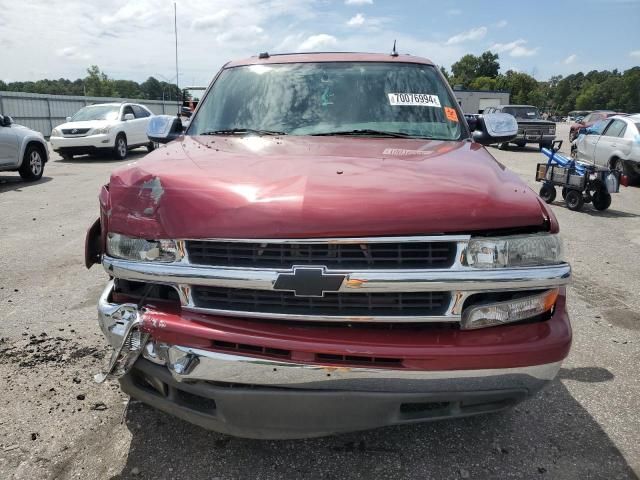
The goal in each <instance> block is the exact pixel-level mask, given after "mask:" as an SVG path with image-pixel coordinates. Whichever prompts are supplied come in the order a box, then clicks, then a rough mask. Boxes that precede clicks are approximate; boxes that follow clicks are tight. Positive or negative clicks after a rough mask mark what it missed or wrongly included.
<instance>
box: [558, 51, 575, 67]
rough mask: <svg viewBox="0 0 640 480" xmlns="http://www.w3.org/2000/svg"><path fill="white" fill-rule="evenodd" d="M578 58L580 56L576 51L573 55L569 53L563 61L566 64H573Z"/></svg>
mask: <svg viewBox="0 0 640 480" xmlns="http://www.w3.org/2000/svg"><path fill="white" fill-rule="evenodd" d="M577 58H578V56H577V55H576V54H575V53H572V54H571V55H569V56H568V57H567V58H565V59H564V60H563V61H562V63H564V64H565V65H571V64H572V63H573V62H575V61H576V59H577Z"/></svg>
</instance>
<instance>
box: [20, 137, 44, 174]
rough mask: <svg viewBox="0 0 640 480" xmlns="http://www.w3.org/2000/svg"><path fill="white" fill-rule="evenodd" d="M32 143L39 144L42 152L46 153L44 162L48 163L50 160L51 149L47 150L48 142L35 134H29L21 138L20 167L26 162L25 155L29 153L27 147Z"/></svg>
mask: <svg viewBox="0 0 640 480" xmlns="http://www.w3.org/2000/svg"><path fill="white" fill-rule="evenodd" d="M30 143H37V144H39V145H40V146H41V147H42V151H43V152H44V162H45V163H46V162H47V161H48V160H49V149H48V148H47V142H45V140H44V139H43V138H42V137H40V136H38V135H36V134H35V133H29V134H26V135H24V136H23V137H21V138H20V154H19V155H18V167H20V166H21V165H22V162H23V161H24V153H25V152H26V151H27V146H28V145H29V144H30Z"/></svg>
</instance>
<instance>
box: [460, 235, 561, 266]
mask: <svg viewBox="0 0 640 480" xmlns="http://www.w3.org/2000/svg"><path fill="white" fill-rule="evenodd" d="M562 261H563V259H562V241H561V240H560V238H559V237H558V235H550V234H546V233H543V234H535V235H513V236H508V237H488V238H472V239H471V240H469V245H468V246H467V251H466V253H465V258H464V263H466V265H468V266H470V267H475V268H506V267H535V266H543V265H555V264H558V263H562Z"/></svg>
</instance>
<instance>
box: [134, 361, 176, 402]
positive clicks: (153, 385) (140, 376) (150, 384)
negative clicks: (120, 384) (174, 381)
mask: <svg viewBox="0 0 640 480" xmlns="http://www.w3.org/2000/svg"><path fill="white" fill-rule="evenodd" d="M131 379H132V381H133V384H134V385H135V386H136V387H138V388H140V389H142V390H145V391H146V392H149V393H152V394H154V395H161V396H163V397H166V396H167V395H168V394H169V393H168V388H169V386H168V385H167V384H166V383H164V382H163V381H161V380H158V379H157V378H154V377H150V376H148V375H147V374H145V373H144V372H142V371H140V370H138V369H135V368H134V369H132V370H131Z"/></svg>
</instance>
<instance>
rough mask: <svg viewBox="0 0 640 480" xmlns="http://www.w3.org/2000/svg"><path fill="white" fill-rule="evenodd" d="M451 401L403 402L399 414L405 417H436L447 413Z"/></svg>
mask: <svg viewBox="0 0 640 480" xmlns="http://www.w3.org/2000/svg"><path fill="white" fill-rule="evenodd" d="M452 404H453V402H419V403H403V404H401V405H400V414H401V415H402V416H403V417H405V418H421V417H436V416H439V415H443V414H446V413H448V411H449V410H450V408H451V407H452Z"/></svg>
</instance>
